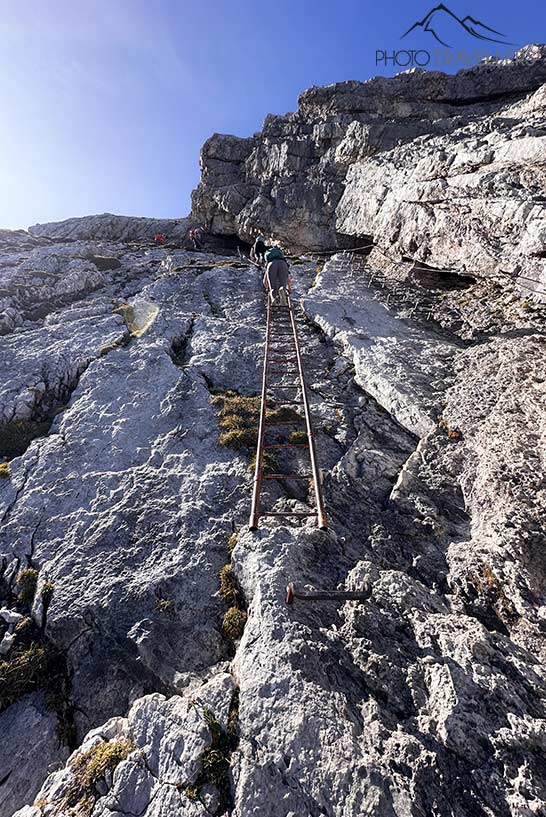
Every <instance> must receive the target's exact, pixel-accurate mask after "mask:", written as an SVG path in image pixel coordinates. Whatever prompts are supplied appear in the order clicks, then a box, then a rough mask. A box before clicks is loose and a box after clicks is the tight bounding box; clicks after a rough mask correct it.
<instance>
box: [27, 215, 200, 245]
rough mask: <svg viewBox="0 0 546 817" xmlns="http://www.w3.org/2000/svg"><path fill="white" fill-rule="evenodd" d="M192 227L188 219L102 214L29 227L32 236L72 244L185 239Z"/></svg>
mask: <svg viewBox="0 0 546 817" xmlns="http://www.w3.org/2000/svg"><path fill="white" fill-rule="evenodd" d="M189 223H190V222H189V220H188V219H187V218H176V219H175V218H138V217H136V216H115V215H112V213H102V214H101V215H98V216H84V217H83V218H69V219H67V220H66V221H57V222H52V223H50V224H35V225H34V226H33V227H29V233H30V234H31V235H33V236H35V237H42V236H45V237H46V238H54V239H62V240H65V239H70V240H73V241H82V240H84V241H85V240H88V239H91V240H95V241H96V240H101V239H102V240H105V241H139V240H140V241H142V240H143V241H150V240H151V239H152V238H153V236H154V235H155V234H156V233H162V234H164V235H166V236H168V237H169V238H179V239H180V238H183V237H184V235H185V234H186V231H187V229H188V226H189Z"/></svg>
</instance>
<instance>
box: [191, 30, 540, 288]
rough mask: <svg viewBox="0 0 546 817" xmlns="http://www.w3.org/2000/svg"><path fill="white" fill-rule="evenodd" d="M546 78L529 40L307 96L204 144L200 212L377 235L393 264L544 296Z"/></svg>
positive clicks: (351, 238) (243, 225) (326, 233)
mask: <svg viewBox="0 0 546 817" xmlns="http://www.w3.org/2000/svg"><path fill="white" fill-rule="evenodd" d="M545 83H546V48H545V47H544V46H528V47H526V48H524V49H522V50H521V51H519V52H518V53H517V55H516V57H515V58H514V59H513V60H504V61H502V62H499V63H495V62H488V63H486V64H484V65H481V66H477V67H475V68H472V69H469V70H466V71H461V72H459V73H458V74H456V75H455V76H449V75H445V74H441V73H438V72H432V71H424V70H417V69H416V70H412V71H409V72H406V73H403V74H400V75H398V76H396V77H394V78H392V79H387V78H384V77H377V78H375V79H372V80H369V81H368V82H356V81H351V82H344V83H338V84H336V85H330V86H326V87H324V88H311V89H310V90H309V91H306V92H305V93H303V94H302V95H301V96H300V99H299V106H298V111H297V112H296V113H290V114H287V115H286V116H284V117H283V116H269V117H267V118H266V120H265V122H264V126H263V130H262V131H261V133H258V134H255V135H254V136H253V137H251V138H249V139H239V138H236V137H232V136H220V135H218V134H216V135H215V136H213V137H212V138H211V139H210V140H209V141H208V142H207V143H206V144H205V146H204V147H203V151H202V155H201V166H202V180H201V184H200V185H199V187H198V188H197V190H196V191H195V193H194V202H193V203H194V207H193V212H194V215H195V217H196V218H198V219H200V220H202V221H204V222H205V223H206V224H208V225H209V226H210V228H211V229H212V230H213V231H214V232H226V233H234V232H237V233H239V235H241V236H242V237H245V238H247V239H248V238H249V237H250V236H251V235H252V234H253V233H254V232H257V231H259V232H265V233H266V234H271V235H273V236H275V238H276V239H277V240H280V241H284V242H285V243H286V244H287V245H288V246H292V247H300V248H301V247H303V248H314V249H324V248H326V249H331V248H332V247H346V246H357V245H359V244H366V243H368V242H370V241H372V242H374V243H375V244H377V245H378V246H379V247H381V248H382V249H383V250H384V251H385V252H386V253H387V254H388V255H389V256H390V257H391V258H394V259H396V260H401V259H402V258H407V257H409V258H412V259H414V260H418V261H420V262H426V263H428V264H429V265H432V266H439V267H441V268H454V269H456V270H467V271H470V272H472V273H473V274H484V275H485V274H487V275H492V274H498V275H500V274H501V273H504V274H509V275H510V276H512V277H517V276H518V275H519V276H522V277H521V281H522V283H523V284H524V285H526V286H527V287H529V288H531V289H541V290H546V262H545V261H544V259H543V256H544V255H545V254H546V244H545V241H546V222H545V215H544V196H543V193H544V172H545V171H544V167H545V161H546V109H545V99H546V96H545ZM523 276H525V277H523ZM528 279H533V280H532V281H529V280H528ZM533 281H538V284H535V283H533Z"/></svg>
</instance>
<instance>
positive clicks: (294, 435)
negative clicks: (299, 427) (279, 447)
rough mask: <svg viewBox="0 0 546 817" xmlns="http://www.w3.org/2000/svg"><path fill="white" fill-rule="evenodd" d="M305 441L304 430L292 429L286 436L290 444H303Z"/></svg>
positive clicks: (305, 433)
mask: <svg viewBox="0 0 546 817" xmlns="http://www.w3.org/2000/svg"><path fill="white" fill-rule="evenodd" d="M307 441H308V440H307V432H306V431H292V432H291V434H290V435H289V437H288V442H289V443H290V445H303V444H304V443H306V442H307Z"/></svg>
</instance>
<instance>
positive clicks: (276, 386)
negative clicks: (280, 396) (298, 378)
mask: <svg viewBox="0 0 546 817" xmlns="http://www.w3.org/2000/svg"><path fill="white" fill-rule="evenodd" d="M300 388H301V383H289V384H288V385H287V386H281V385H280V384H277V383H274V384H273V385H272V386H268V387H267V389H268V391H270V390H271V389H300Z"/></svg>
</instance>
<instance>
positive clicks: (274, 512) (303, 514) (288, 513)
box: [260, 511, 317, 518]
mask: <svg viewBox="0 0 546 817" xmlns="http://www.w3.org/2000/svg"><path fill="white" fill-rule="evenodd" d="M316 515H317V514H316V512H315V513H299V512H297V511H294V512H293V513H290V511H286V513H285V512H283V511H281V512H278V511H277V512H276V511H264V512H263V513H261V514H260V516H297V517H299V518H303V517H304V516H316Z"/></svg>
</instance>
